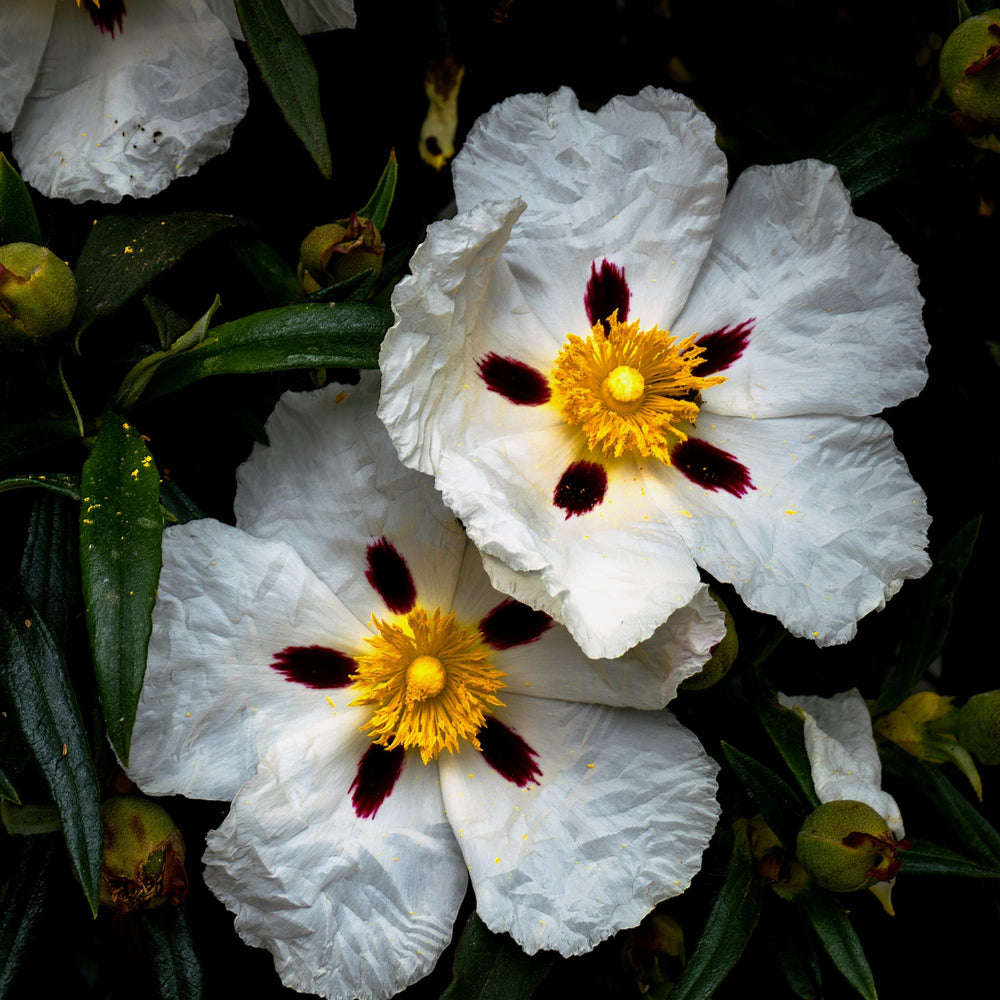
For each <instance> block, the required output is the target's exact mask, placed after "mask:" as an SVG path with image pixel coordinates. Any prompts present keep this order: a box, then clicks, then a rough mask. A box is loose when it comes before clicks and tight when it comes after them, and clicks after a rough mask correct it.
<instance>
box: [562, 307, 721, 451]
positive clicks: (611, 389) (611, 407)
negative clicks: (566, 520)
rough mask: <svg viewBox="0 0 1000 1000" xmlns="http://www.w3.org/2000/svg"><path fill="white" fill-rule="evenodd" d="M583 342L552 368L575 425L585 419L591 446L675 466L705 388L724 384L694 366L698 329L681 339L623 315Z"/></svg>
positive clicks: (570, 345) (568, 348) (566, 349)
mask: <svg viewBox="0 0 1000 1000" xmlns="http://www.w3.org/2000/svg"><path fill="white" fill-rule="evenodd" d="M606 322H607V324H608V328H607V332H605V325H604V323H598V324H596V325H595V326H594V328H593V330H592V331H591V333H590V336H589V337H587V339H586V340H584V339H583V338H581V337H577V336H574V335H573V334H569V335H568V336H567V338H566V343H565V344H564V345H563V348H562V350H561V351H560V352H559V355H558V357H557V358H556V360H555V364H554V366H553V370H552V381H553V383H554V385H555V389H556V393H555V399H556V402H557V404H558V405H559V406H560V408H561V409H562V414H563V417H564V418H565V419H566V421H567V422H568V423H573V424H579V426H580V428H581V429H582V430H583V432H584V434H585V435H586V438H587V444H588V446H589V447H590V448H592V449H600V450H601V451H603V452H604V453H605V454H606V455H614V457H615V458H620V457H621V456H622V455H623V454H625V453H630V452H633V451H637V452H638V453H639V454H640V455H643V456H650V455H652V456H653V457H654V458H658V459H660V461H662V462H666V463H667V464H669V463H670V450H671V448H673V447H674V446H675V445H676V444H678V443H679V442H680V441H684V440H686V439H687V434H686V433H685V432H684V431H683V430H682V429H681V425H683V424H691V423H694V421H695V418H696V417H697V416H698V409H699V404H700V397H699V393H700V392H701V390H702V389H707V388H709V387H710V386H713V385H718V384H719V383H720V382H725V381H726V379H725V376H723V375H710V376H707V377H701V376H698V375H695V374H694V369H695V368H696V367H697V366H698V364H699V363H700V362H701V360H702V355H703V354H704V352H705V349H704V348H703V347H698V346H696V345H695V337H696V336H697V335H696V334H695V335H693V336H690V337H687V338H686V339H685V340H681V341H678V340H677V338H676V337H671V336H670V334H669V332H668V331H666V330H661V329H660V328H659V327H656V326H654V327H651V328H650V329H648V330H642V329H640V327H639V321H638V320H636V321H635V322H633V323H619V322H618V314H617V312H615V313H612V315H611V316H609V317H608V319H607V321H606Z"/></svg>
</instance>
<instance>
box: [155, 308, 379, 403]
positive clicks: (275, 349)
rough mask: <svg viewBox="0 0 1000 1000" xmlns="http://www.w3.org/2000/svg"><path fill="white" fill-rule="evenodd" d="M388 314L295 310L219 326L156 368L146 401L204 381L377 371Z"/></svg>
mask: <svg viewBox="0 0 1000 1000" xmlns="http://www.w3.org/2000/svg"><path fill="white" fill-rule="evenodd" d="M391 323H392V313H391V312H390V311H389V310H388V309H382V308H379V307H377V306H369V305H362V304H360V303H354V302H342V303H340V304H339V305H295V306H284V307H282V308H280V309H267V310H265V311H264V312H259V313H254V314H253V315H251V316H246V317H244V318H243V319H237V320H233V322H231V323H223V324H222V326H217V327H216V328H215V329H214V330H212V331H211V333H210V334H209V336H208V337H206V338H205V340H204V341H203V342H202V343H201V344H199V345H198V347H196V348H195V349H194V350H191V351H186V352H185V353H184V354H182V355H180V356H178V357H172V358H170V359H168V360H167V361H165V362H164V363H163V364H162V365H160V367H159V369H158V370H157V372H156V374H155V376H154V378H153V381H152V382H151V384H150V387H149V392H148V398H150V399H153V398H155V397H157V396H163V395H165V394H166V393H168V392H175V391H176V390H177V389H181V388H183V387H184V386H186V385H190V384H191V383H192V382H196V381H197V380H198V379H202V378H207V377H208V376H209V375H232V374H247V373H252V372H275V371H289V370H293V369H298V368H324V367H331V368H377V367H378V349H379V345H380V344H381V342H382V338H383V336H385V331H386V330H387V329H388V328H389V326H390V325H391Z"/></svg>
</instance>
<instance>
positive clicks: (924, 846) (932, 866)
mask: <svg viewBox="0 0 1000 1000" xmlns="http://www.w3.org/2000/svg"><path fill="white" fill-rule="evenodd" d="M899 857H900V858H901V859H902V861H903V871H904V872H905V873H906V875H907V877H909V876H910V875H959V876H961V877H963V878H1000V863H997V864H994V865H992V866H990V867H987V866H985V865H981V864H977V863H976V862H975V861H970V860H969V859H968V858H966V857H963V856H962V855H961V854H956V853H955V852H954V851H952V850H949V849H948V848H947V847H941V846H940V845H938V844H932V843H930V842H929V841H926V840H916V839H912V838H911V839H910V849H909V850H908V851H906V852H905V853H904V854H900V855H899Z"/></svg>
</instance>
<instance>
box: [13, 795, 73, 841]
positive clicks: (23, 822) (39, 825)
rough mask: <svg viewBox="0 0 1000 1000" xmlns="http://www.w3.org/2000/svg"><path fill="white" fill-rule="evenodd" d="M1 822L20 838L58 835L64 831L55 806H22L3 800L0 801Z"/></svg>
mask: <svg viewBox="0 0 1000 1000" xmlns="http://www.w3.org/2000/svg"><path fill="white" fill-rule="evenodd" d="M0 821H2V822H3V825H4V829H5V830H6V831H7V832H8V833H13V834H18V835H19V836H35V835H36V834H39V833H58V832H59V830H61V829H62V820H61V819H60V818H59V810H58V809H57V808H56V807H55V806H38V805H25V806H22V805H14V804H12V803H10V802H7V801H6V800H3V801H0Z"/></svg>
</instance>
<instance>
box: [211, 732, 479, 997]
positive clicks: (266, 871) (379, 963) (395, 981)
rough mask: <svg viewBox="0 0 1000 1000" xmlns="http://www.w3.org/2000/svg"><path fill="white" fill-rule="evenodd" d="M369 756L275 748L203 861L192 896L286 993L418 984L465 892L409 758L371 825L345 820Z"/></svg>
mask: <svg viewBox="0 0 1000 1000" xmlns="http://www.w3.org/2000/svg"><path fill="white" fill-rule="evenodd" d="M370 745H371V744H370V743H368V741H367V740H366V739H365V738H364V737H363V736H360V735H359V734H354V735H353V736H352V737H351V738H350V739H347V740H343V739H338V736H337V734H335V733H332V732H330V731H329V730H328V729H326V728H324V727H321V728H319V729H318V730H313V731H312V732H307V733H300V734H296V735H294V736H291V737H289V738H287V739H284V740H282V741H280V742H279V743H277V744H275V746H274V747H273V748H272V749H271V751H270V752H269V753H268V754H267V756H266V757H265V758H264V759H263V760H262V761H261V766H260V771H259V772H258V773H257V775H256V776H255V777H254V778H253V779H252V780H251V781H249V782H248V783H247V784H246V785H245V786H244V787H243V788H241V789H240V791H239V794H238V795H237V797H236V800H235V801H234V802H233V806H232V809H231V811H230V813H229V816H228V817H227V819H226V821H225V822H224V823H223V824H222V826H221V827H220V828H219V829H218V830H217V831H215V832H214V833H210V834H209V836H208V848H207V850H206V852H205V857H204V861H205V865H206V868H205V884H206V885H208V887H209V888H210V889H211V890H212V891H213V892H214V893H215V894H216V896H218V897H219V898H220V899H221V900H222V902H223V903H225V905H226V906H227V907H228V908H229V909H230V910H232V911H233V912H234V913H235V914H236V930H237V931H238V932H239V934H240V936H241V937H242V938H243V940H244V941H246V942H247V943H248V944H251V945H254V946H257V947H261V948H267V949H268V951H270V952H271V953H272V955H274V964H275V967H276V968H277V971H278V974H279V975H280V976H281V979H282V981H283V982H284V983H285V985H286V986H290V987H291V988H292V989H296V990H299V991H301V992H304V993H319V994H321V995H322V996H325V997H331V998H341V1000H351V998H353V997H359V998H365V1000H367V998H373V1000H375V998H377V1000H382V998H385V997H390V996H392V995H393V994H395V993H397V992H399V991H400V990H402V989H404V988H405V987H406V986H408V985H410V984H411V983H413V982H415V981H416V980H418V979H420V978H421V977H423V976H425V975H427V973H428V972H430V971H431V969H432V968H433V967H434V964H435V962H436V961H437V959H438V957H439V956H440V954H441V952H442V951H443V950H444V949H445V947H446V946H447V944H448V942H449V940H450V939H451V935H452V926H453V924H454V921H455V916H456V914H457V913H458V908H459V905H460V904H461V901H462V897H463V895H464V894H465V889H466V886H467V885H468V873H467V870H466V867H465V865H464V864H463V862H462V858H461V855H460V853H459V851H458V848H457V846H456V843H455V838H454V835H453V834H452V832H451V829H450V827H449V825H448V822H447V820H446V819H445V817H444V809H443V806H442V802H441V792H440V789H439V787H438V782H437V768H435V767H434V766H429V767H424V766H423V765H422V764H421V763H420V758H419V756H418V755H415V754H411V755H410V756H409V757H408V758H407V760H406V763H405V764H404V766H403V771H402V773H401V775H400V777H399V779H398V780H397V781H396V784H395V787H394V788H393V790H392V792H391V793H390V794H389V796H388V797H387V798H386V799H385V800H384V801H383V803H382V805H381V806H380V808H379V810H378V812H377V813H376V814H375V815H374V816H373V817H371V818H368V819H361V818H359V817H358V816H357V815H355V812H354V808H353V806H352V804H351V795H350V791H349V789H350V785H351V782H352V781H353V780H354V777H355V774H356V769H357V764H358V761H359V760H360V759H361V756H362V754H363V753H364V751H365V750H366V749H367V747H368V746H370Z"/></svg>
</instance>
